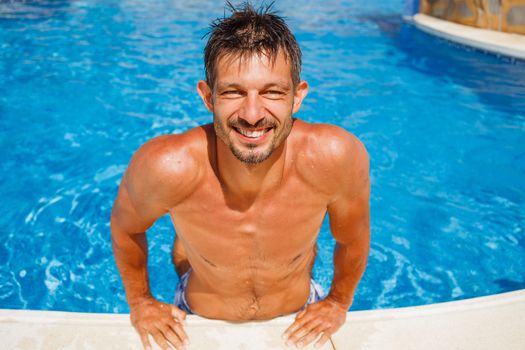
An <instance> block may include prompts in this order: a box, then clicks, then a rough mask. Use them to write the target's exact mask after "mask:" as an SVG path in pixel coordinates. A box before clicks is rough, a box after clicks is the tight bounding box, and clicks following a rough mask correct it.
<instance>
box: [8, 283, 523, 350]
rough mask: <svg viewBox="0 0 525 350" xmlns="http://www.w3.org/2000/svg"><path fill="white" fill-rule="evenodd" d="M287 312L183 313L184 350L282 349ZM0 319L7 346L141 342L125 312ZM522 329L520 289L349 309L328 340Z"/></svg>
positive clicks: (386, 343)
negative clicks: (254, 317) (264, 316)
mask: <svg viewBox="0 0 525 350" xmlns="http://www.w3.org/2000/svg"><path fill="white" fill-rule="evenodd" d="M292 319H293V315H289V316H284V317H280V318H277V319H274V320H270V321H264V322H248V323H241V324H232V323H229V322H225V321H217V320H206V319H203V318H200V317H198V316H193V315H192V316H188V320H187V331H188V333H189V335H190V338H191V339H194V340H196V343H195V342H194V343H193V347H191V346H190V347H189V349H192V348H194V349H201V348H207V345H205V344H217V342H218V341H219V342H222V341H224V342H225V344H226V343H227V348H229V349H235V348H243V347H244V346H245V345H243V346H237V347H235V345H234V344H236V342H239V344H240V343H241V342H244V343H246V342H248V343H250V342H251V348H253V349H265V348H272V349H275V348H279V347H280V348H282V349H286V348H287V347H285V346H284V345H282V346H281V345H276V344H281V343H282V342H281V340H280V339H279V335H280V334H281V333H282V331H284V329H286V327H287V326H288V325H289V324H290V323H291V321H292ZM0 325H1V327H0V336H1V337H2V339H3V343H4V344H5V345H8V347H7V348H10V349H53V348H58V347H60V348H64V349H84V348H87V347H92V348H96V346H97V344H98V347H99V348H100V344H104V346H103V348H105V349H111V348H115V349H117V348H118V349H140V348H141V347H140V342H139V339H138V337H137V336H136V334H135V332H134V330H133V328H132V326H131V324H130V321H129V315H127V314H86V313H71V312H56V311H32V310H9V309H0ZM523 329H525V289H523V290H518V291H514V292H507V293H502V294H495V295H490V296H484V297H478V298H472V299H465V300H459V301H451V302H445V303H438V304H430V305H423V306H413V307H405V308H395V309H379V310H366V311H352V312H349V313H348V317H347V321H346V323H345V325H344V326H343V327H342V329H341V330H340V331H339V332H337V333H336V334H335V335H334V336H333V339H332V340H333V344H334V346H335V348H336V349H351V348H356V349H357V348H358V349H397V348H403V349H421V348H429V349H450V348H461V349H476V350H478V349H494V346H495V344H499V345H498V347H496V348H504V349H511V350H512V349H523V348H525V332H523V331H522V330H523ZM270 343H271V344H272V345H271V346H270V345H268V344H270ZM221 344H222V343H221ZM254 344H255V345H254ZM257 344H258V345H257ZM265 344H266V345H265ZM394 345H395V346H394ZM324 348H325V349H330V348H332V347H331V346H330V345H327V346H326V347H324Z"/></svg>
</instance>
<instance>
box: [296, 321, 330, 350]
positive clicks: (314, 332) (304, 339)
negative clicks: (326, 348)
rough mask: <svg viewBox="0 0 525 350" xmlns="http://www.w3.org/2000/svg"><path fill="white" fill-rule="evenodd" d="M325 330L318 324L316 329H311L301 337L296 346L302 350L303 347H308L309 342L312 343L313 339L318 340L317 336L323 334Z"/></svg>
mask: <svg viewBox="0 0 525 350" xmlns="http://www.w3.org/2000/svg"><path fill="white" fill-rule="evenodd" d="M324 330H325V328H324V327H323V325H322V324H319V325H318V326H317V327H315V328H313V329H311V330H310V332H308V333H307V334H306V335H305V336H303V337H302V338H301V339H299V341H298V342H297V343H296V344H297V346H299V347H300V348H302V347H303V346H307V345H309V344H310V343H311V342H313V341H314V340H315V339H317V338H319V336H320V335H321V334H322V333H323V331H324Z"/></svg>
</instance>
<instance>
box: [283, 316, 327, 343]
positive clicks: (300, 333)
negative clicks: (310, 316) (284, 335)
mask: <svg viewBox="0 0 525 350" xmlns="http://www.w3.org/2000/svg"><path fill="white" fill-rule="evenodd" d="M320 325H321V321H320V320H319V319H314V320H312V321H311V322H308V323H306V324H304V325H303V326H302V327H301V328H298V329H297V330H295V332H293V333H291V334H289V336H288V341H289V342H291V343H293V344H299V341H300V340H302V338H304V337H306V336H307V335H308V334H310V333H311V332H312V331H313V330H315V329H317V328H318V327H319V326H320Z"/></svg>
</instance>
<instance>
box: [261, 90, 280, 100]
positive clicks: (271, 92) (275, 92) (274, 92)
mask: <svg viewBox="0 0 525 350" xmlns="http://www.w3.org/2000/svg"><path fill="white" fill-rule="evenodd" d="M264 94H265V95H266V96H268V97H270V98H280V97H281V96H282V95H284V92H282V91H279V90H268V91H265V92H264Z"/></svg>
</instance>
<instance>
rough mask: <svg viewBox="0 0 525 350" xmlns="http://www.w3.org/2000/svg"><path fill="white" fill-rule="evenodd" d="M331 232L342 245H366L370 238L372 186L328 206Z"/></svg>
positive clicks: (366, 185) (364, 185) (364, 187)
mask: <svg viewBox="0 0 525 350" xmlns="http://www.w3.org/2000/svg"><path fill="white" fill-rule="evenodd" d="M328 215H329V218H330V230H331V231H332V235H333V236H334V238H335V240H336V241H337V242H338V243H340V244H352V245H353V244H356V243H359V242H363V243H366V242H368V241H369V237H370V184H369V181H366V182H365V183H363V184H362V188H361V189H360V191H358V192H357V193H353V194H352V195H350V196H344V195H343V196H340V197H339V198H338V199H337V200H335V201H334V202H333V203H331V204H330V205H329V206H328Z"/></svg>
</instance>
